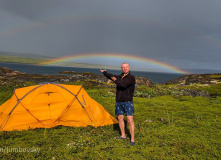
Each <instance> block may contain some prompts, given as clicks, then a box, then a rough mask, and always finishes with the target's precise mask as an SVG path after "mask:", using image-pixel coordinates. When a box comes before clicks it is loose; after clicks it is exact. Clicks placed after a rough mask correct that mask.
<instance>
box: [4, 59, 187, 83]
mask: <svg viewBox="0 0 221 160" xmlns="http://www.w3.org/2000/svg"><path fill="white" fill-rule="evenodd" d="M0 67H8V68H10V69H12V70H15V71H20V72H22V73H28V74H42V75H46V74H47V75H65V74H60V73H59V72H61V71H74V72H80V73H82V72H89V73H95V74H98V75H102V73H101V72H100V69H97V68H77V67H60V66H38V65H30V64H21V63H0ZM102 69H103V68H102ZM107 72H109V73H112V74H116V75H118V74H121V70H111V69H107ZM131 74H133V75H135V76H140V77H146V78H149V79H150V80H151V81H152V82H154V83H155V84H162V83H164V82H167V81H169V80H172V79H174V78H179V77H182V76H184V75H185V74H181V73H162V72H145V71H133V70H131ZM66 75H67V74H66ZM68 75H69V76H70V74H68Z"/></svg>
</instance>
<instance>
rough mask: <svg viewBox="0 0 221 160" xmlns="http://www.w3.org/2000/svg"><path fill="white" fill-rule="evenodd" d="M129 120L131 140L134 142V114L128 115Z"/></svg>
mask: <svg viewBox="0 0 221 160" xmlns="http://www.w3.org/2000/svg"><path fill="white" fill-rule="evenodd" d="M127 121H128V123H129V127H130V135H131V142H134V128H135V126H134V120H133V116H127Z"/></svg>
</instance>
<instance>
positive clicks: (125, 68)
mask: <svg viewBox="0 0 221 160" xmlns="http://www.w3.org/2000/svg"><path fill="white" fill-rule="evenodd" d="M121 70H122V72H123V74H128V73H129V71H130V66H129V64H128V63H123V64H122V65H121Z"/></svg>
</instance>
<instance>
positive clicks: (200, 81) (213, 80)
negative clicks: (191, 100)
mask: <svg viewBox="0 0 221 160" xmlns="http://www.w3.org/2000/svg"><path fill="white" fill-rule="evenodd" d="M219 83H221V73H216V74H192V75H186V76H182V77H180V78H175V79H172V80H170V81H167V82H165V83H164V84H162V85H171V84H174V86H173V87H174V88H179V89H180V91H181V92H183V93H184V94H185V93H187V94H188V95H191V96H193V97H195V96H203V97H216V96H217V95H216V94H214V93H213V94H210V93H208V92H206V91H204V90H202V89H199V87H201V88H203V87H207V86H210V85H215V84H219ZM188 87H189V88H188ZM190 87H191V88H190ZM193 88H196V89H193Z"/></svg>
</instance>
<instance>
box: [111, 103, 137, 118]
mask: <svg viewBox="0 0 221 160" xmlns="http://www.w3.org/2000/svg"><path fill="white" fill-rule="evenodd" d="M115 115H125V116H134V105H133V102H131V101H129V102H116V104H115Z"/></svg>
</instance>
